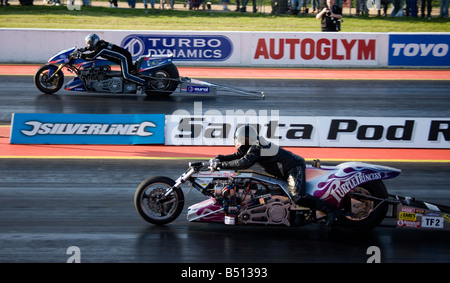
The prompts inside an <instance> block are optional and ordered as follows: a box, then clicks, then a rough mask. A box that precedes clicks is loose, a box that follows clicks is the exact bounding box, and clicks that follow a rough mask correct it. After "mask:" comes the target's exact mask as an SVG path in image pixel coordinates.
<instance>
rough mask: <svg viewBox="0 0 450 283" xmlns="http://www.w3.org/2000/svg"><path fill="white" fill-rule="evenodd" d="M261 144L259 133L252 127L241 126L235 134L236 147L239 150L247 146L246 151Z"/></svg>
mask: <svg viewBox="0 0 450 283" xmlns="http://www.w3.org/2000/svg"><path fill="white" fill-rule="evenodd" d="M258 143H259V137H258V132H257V131H256V129H255V128H253V127H252V126H250V125H244V126H240V127H239V128H237V129H236V132H235V133H234V146H235V147H236V148H237V149H239V148H240V147H241V146H245V148H244V149H247V150H248V148H250V146H252V145H257V144H258Z"/></svg>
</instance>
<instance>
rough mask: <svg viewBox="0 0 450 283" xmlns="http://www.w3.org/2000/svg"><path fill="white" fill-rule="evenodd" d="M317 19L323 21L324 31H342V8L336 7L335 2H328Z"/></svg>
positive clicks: (331, 0) (332, 0)
mask: <svg viewBox="0 0 450 283" xmlns="http://www.w3.org/2000/svg"><path fill="white" fill-rule="evenodd" d="M316 19H318V20H321V27H322V31H333V32H337V31H340V30H341V21H342V8H341V7H339V6H337V5H334V0H326V5H325V6H323V8H322V10H321V11H320V12H319V13H318V14H317V15H316Z"/></svg>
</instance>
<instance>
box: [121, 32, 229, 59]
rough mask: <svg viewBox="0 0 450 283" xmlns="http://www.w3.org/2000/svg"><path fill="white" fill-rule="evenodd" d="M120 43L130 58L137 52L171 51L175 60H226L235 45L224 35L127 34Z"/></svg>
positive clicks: (137, 53)
mask: <svg viewBox="0 0 450 283" xmlns="http://www.w3.org/2000/svg"><path fill="white" fill-rule="evenodd" d="M121 45H122V46H123V47H124V48H125V49H127V50H128V51H130V53H131V55H132V56H133V59H135V60H136V59H137V58H139V56H142V55H147V54H152V55H167V54H172V55H173V58H174V61H216V62H221V61H225V60H227V59H228V58H230V56H231V55H232V54H233V51H234V46H233V43H232V42H231V40H230V39H229V38H228V37H227V36H223V35H208V34H198V35H195V34H193V35H178V34H130V35H128V36H126V37H125V38H124V39H123V40H122V43H121Z"/></svg>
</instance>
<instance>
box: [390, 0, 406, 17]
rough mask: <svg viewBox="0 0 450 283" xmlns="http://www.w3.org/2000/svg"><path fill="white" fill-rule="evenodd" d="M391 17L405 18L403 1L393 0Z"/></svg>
mask: <svg viewBox="0 0 450 283" xmlns="http://www.w3.org/2000/svg"><path fill="white" fill-rule="evenodd" d="M392 5H393V6H394V7H393V8H392V12H391V16H392V17H403V0H393V2H392Z"/></svg>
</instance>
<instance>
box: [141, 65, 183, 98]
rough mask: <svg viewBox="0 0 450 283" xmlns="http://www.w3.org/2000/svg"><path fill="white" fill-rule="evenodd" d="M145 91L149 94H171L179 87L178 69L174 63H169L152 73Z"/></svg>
mask: <svg viewBox="0 0 450 283" xmlns="http://www.w3.org/2000/svg"><path fill="white" fill-rule="evenodd" d="M151 77H152V79H150V80H149V81H148V85H147V90H146V91H145V93H146V94H147V95H148V96H169V95H171V94H172V93H173V92H174V91H175V90H176V89H177V87H178V79H179V78H180V75H179V74H178V69H177V67H176V66H175V65H174V64H169V65H167V66H165V67H163V68H161V69H159V70H157V71H155V72H153V73H152V74H151Z"/></svg>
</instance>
